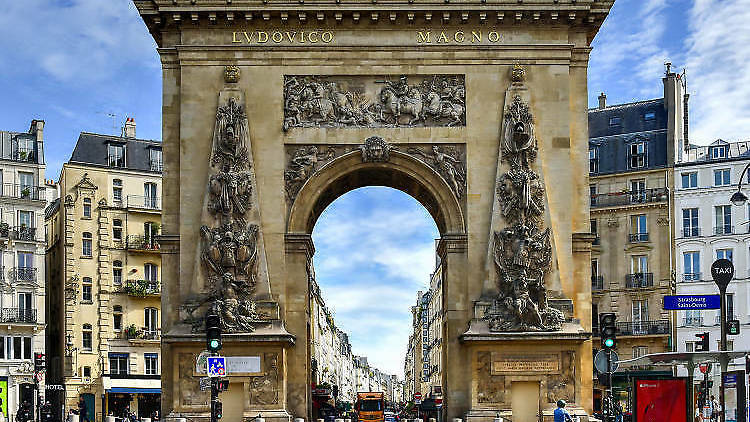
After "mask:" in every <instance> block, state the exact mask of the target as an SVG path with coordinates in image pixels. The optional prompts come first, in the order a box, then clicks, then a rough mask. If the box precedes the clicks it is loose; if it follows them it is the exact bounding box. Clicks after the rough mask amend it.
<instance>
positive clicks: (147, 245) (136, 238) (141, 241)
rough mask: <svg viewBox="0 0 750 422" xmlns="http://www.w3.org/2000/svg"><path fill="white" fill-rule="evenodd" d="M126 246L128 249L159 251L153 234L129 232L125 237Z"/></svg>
mask: <svg viewBox="0 0 750 422" xmlns="http://www.w3.org/2000/svg"><path fill="white" fill-rule="evenodd" d="M126 247H127V249H128V250H134V251H142V252H155V253H159V243H157V242H156V241H155V240H154V238H153V236H142V235H137V234H131V235H130V236H128V237H127V242H126Z"/></svg>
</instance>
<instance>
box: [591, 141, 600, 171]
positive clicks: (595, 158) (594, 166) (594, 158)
mask: <svg viewBox="0 0 750 422" xmlns="http://www.w3.org/2000/svg"><path fill="white" fill-rule="evenodd" d="M589 173H599V148H598V147H594V148H589Z"/></svg>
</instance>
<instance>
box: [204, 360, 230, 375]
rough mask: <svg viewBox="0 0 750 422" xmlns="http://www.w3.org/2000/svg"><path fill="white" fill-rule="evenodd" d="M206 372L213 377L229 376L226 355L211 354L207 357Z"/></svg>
mask: <svg viewBox="0 0 750 422" xmlns="http://www.w3.org/2000/svg"><path fill="white" fill-rule="evenodd" d="M206 374H207V375H208V376H209V377H211V378H216V377H225V376H227V364H226V360H225V358H224V356H209V357H208V359H206Z"/></svg>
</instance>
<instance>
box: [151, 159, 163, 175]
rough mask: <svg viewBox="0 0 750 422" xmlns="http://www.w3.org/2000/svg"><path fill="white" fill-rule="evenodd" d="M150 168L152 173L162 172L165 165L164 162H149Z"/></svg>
mask: <svg viewBox="0 0 750 422" xmlns="http://www.w3.org/2000/svg"><path fill="white" fill-rule="evenodd" d="M149 168H150V169H151V171H158V172H162V171H163V170H164V163H163V162H162V160H149Z"/></svg>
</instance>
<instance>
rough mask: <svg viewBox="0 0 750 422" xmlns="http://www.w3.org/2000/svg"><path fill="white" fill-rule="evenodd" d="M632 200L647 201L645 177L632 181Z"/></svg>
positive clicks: (636, 202) (638, 202) (637, 201)
mask: <svg viewBox="0 0 750 422" xmlns="http://www.w3.org/2000/svg"><path fill="white" fill-rule="evenodd" d="M630 202H631V203H634V204H640V203H643V202H646V180H645V179H636V180H631V181H630Z"/></svg>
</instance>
